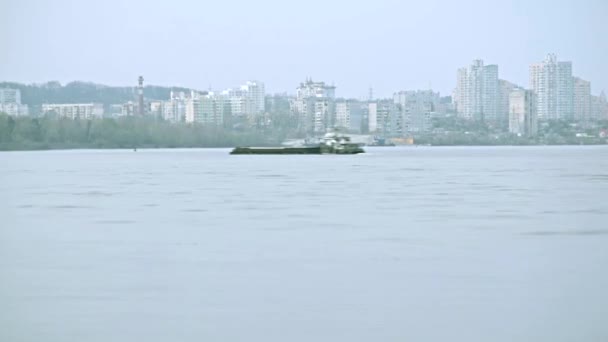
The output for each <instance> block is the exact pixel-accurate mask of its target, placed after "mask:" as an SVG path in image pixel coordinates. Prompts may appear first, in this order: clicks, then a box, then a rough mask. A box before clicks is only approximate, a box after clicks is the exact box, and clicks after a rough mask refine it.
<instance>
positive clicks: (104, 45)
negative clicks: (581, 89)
mask: <svg viewBox="0 0 608 342" xmlns="http://www.w3.org/2000/svg"><path fill="white" fill-rule="evenodd" d="M607 18H608V1H606V0H578V1H570V0H563V1H560V0H536V1H525V0H513V1H505V0H502V1H473V0H461V1H438V0H424V1H422V0H420V1H407V0H375V1H357V0H349V1H346V0H337V1H329V0H307V1H287V0H284V1H279V0H257V1H251V0H234V1H229V0H225V1H185V0H171V1H162V2H161V1H144V0H130V1H123V0H103V1H97V0H91V1H86V0H80V1H78V0H73V1H70V0H53V1H46V0H0V47H1V48H0V81H15V82H22V83H33V82H37V83H41V82H46V81H51V80H57V81H60V82H62V83H67V82H70V81H74V80H80V81H90V82H95V83H101V84H107V85H121V86H127V85H135V84H136V82H137V77H138V76H139V75H143V76H144V78H145V82H146V83H147V84H155V85H166V86H184V87H190V88H195V89H201V90H203V89H209V88H210V87H211V88H213V89H224V88H228V87H234V86H238V85H239V84H242V83H244V82H245V81H246V80H250V79H252V80H260V81H262V82H264V83H265V85H266V92H267V93H277V92H287V93H295V89H296V87H297V86H298V84H299V83H300V82H302V81H304V80H305V79H306V78H307V77H311V78H313V79H314V80H320V81H325V82H328V83H333V84H335V85H336V87H337V88H336V95H337V96H339V97H354V98H362V97H367V94H368V93H369V88H370V87H372V88H373V89H374V94H375V96H377V97H388V96H391V94H392V93H394V92H396V91H399V90H414V89H429V87H430V88H432V89H434V90H436V91H439V92H441V94H442V95H450V94H451V92H452V90H453V88H454V87H455V85H456V70H457V69H458V68H459V67H463V66H467V65H469V64H470V63H471V61H472V60H473V59H483V60H484V61H485V63H486V64H498V66H499V77H500V78H502V79H506V80H509V81H511V82H514V83H517V84H519V85H522V86H528V69H529V65H530V64H531V63H534V62H538V61H541V60H542V59H544V57H545V55H546V54H547V53H549V52H552V53H556V54H557V56H558V59H559V60H569V61H572V62H573V71H574V75H576V76H578V77H581V78H583V79H586V80H589V81H591V86H592V93H594V94H599V92H600V91H601V90H602V89H604V90H606V91H607V92H608V20H607Z"/></svg>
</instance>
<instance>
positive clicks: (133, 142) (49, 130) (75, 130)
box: [0, 114, 277, 150]
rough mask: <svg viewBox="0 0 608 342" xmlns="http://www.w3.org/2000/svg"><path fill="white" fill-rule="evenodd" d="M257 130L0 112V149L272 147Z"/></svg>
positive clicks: (155, 121) (125, 119)
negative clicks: (11, 114) (33, 115)
mask: <svg viewBox="0 0 608 342" xmlns="http://www.w3.org/2000/svg"><path fill="white" fill-rule="evenodd" d="M276 143H277V142H276V141H274V140H273V139H269V138H266V137H265V136H264V134H263V133H262V132H257V131H255V130H251V131H228V130H224V129H222V128H219V127H209V126H203V125H198V124H186V123H177V124H176V123H169V122H166V121H162V120H158V119H154V118H149V117H147V118H137V117H125V118H119V119H95V120H80V119H76V120H72V119H67V118H53V117H42V118H32V117H12V116H8V115H6V114H0V150H42V149H70V148H134V147H139V148H174V147H232V146H240V145H258V146H264V145H271V144H276Z"/></svg>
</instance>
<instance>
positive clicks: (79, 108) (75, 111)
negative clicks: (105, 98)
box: [42, 103, 103, 119]
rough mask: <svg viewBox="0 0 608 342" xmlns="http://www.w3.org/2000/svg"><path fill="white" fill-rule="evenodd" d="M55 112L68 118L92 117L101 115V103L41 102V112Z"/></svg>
mask: <svg viewBox="0 0 608 342" xmlns="http://www.w3.org/2000/svg"><path fill="white" fill-rule="evenodd" d="M50 113H55V114H57V115H58V116H60V117H64V118H70V119H77V118H79V119H94V118H101V117H103V104H101V103H62V104H43V105H42V114H50Z"/></svg>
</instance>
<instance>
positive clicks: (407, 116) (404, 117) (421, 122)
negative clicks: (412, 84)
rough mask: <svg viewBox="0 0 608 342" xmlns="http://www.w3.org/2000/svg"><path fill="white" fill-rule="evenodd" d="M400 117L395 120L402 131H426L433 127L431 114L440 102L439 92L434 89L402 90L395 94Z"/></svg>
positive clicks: (395, 102) (397, 127) (406, 132)
mask: <svg viewBox="0 0 608 342" xmlns="http://www.w3.org/2000/svg"><path fill="white" fill-rule="evenodd" d="M393 102H394V104H395V105H396V106H397V115H398V116H399V118H396V119H395V120H393V122H395V128H396V129H397V131H399V130H400V132H395V133H404V134H408V133H414V132H426V131H429V130H430V129H431V116H432V115H433V113H434V112H435V110H436V107H437V106H438V104H439V93H435V92H433V91H432V90H417V91H400V92H398V93H395V94H393Z"/></svg>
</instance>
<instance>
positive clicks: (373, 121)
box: [367, 101, 378, 133]
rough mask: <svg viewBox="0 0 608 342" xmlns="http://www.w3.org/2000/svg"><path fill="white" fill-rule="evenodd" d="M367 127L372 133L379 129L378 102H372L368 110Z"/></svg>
mask: <svg viewBox="0 0 608 342" xmlns="http://www.w3.org/2000/svg"><path fill="white" fill-rule="evenodd" d="M367 120H368V123H367V127H368V130H369V132H370V133H373V132H376V131H377V130H378V103H376V102H373V101H372V102H370V103H369V104H368V110H367Z"/></svg>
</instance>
